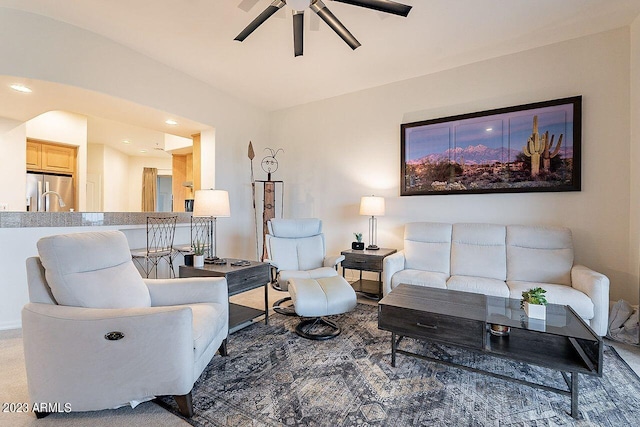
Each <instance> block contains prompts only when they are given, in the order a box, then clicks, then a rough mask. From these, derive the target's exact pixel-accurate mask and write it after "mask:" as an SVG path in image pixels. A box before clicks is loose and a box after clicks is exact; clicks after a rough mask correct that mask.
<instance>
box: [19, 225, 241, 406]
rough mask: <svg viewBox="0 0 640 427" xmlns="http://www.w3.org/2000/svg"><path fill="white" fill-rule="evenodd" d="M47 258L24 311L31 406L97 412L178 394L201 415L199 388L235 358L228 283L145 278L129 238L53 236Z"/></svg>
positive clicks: (37, 266) (33, 276)
mask: <svg viewBox="0 0 640 427" xmlns="http://www.w3.org/2000/svg"><path fill="white" fill-rule="evenodd" d="M38 252H39V255H40V256H39V257H32V258H28V259H27V262H26V264H27V279H28V284H29V299H30V302H29V303H28V304H26V305H25V306H24V308H23V310H22V333H23V340H24V353H25V362H26V369H27V383H28V388H29V397H30V400H31V401H32V402H38V403H42V402H46V403H50V404H52V405H55V404H56V403H58V404H60V407H64V405H65V404H67V407H70V410H71V411H93V410H102V409H110V408H116V407H119V406H124V405H131V406H135V405H136V404H137V403H139V402H142V401H146V400H150V399H152V398H153V397H155V396H161V395H173V396H174V397H175V398H176V402H177V403H178V408H179V410H180V412H181V413H182V414H183V415H185V416H187V417H189V416H191V415H192V414H193V410H192V405H191V389H192V387H193V384H194V382H195V381H196V380H197V379H198V377H199V376H200V374H201V373H202V371H203V370H204V368H205V367H206V366H207V364H208V363H209V361H210V360H211V358H212V357H213V356H214V355H215V353H216V352H217V351H218V350H219V351H220V353H221V354H222V355H226V339H227V335H228V331H229V308H228V292H227V283H226V279H225V278H189V279H142V277H140V274H139V273H138V271H137V269H136V268H135V266H134V265H133V262H132V260H131V254H130V251H129V246H128V243H127V239H126V237H125V236H124V234H122V233H121V232H119V231H107V232H90V233H76V234H66V235H57V236H50V237H45V238H43V239H41V240H40V241H39V242H38ZM44 415H46V412H44V413H36V416H38V417H39V418H40V417H42V416H44Z"/></svg>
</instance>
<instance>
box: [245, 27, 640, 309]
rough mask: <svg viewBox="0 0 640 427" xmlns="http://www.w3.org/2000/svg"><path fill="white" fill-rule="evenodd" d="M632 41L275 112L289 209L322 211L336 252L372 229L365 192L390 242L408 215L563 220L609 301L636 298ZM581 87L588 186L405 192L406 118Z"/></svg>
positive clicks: (515, 60)
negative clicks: (607, 284)
mask: <svg viewBox="0 0 640 427" xmlns="http://www.w3.org/2000/svg"><path fill="white" fill-rule="evenodd" d="M629 49H630V40H629V29H628V28H627V29H620V30H616V31H611V32H606V33H602V34H598V35H595V36H590V37H585V38H580V39H575V40H571V41H568V42H564V43H560V44H555V45H550V46H547V47H543V48H538V49H534V50H531V51H526V52H521V53H517V54H513V55H508V56H504V57H500V58H496V59H492V60H487V61H483V62H479V63H475V64H471V65H468V66H463V67H460V68H456V69H453V70H449V71H445V72H441V73H437V74H433V75H429V76H424V77H420V78H416V79H411V80H407V81H403V82H399V83H395V84H390V85H386V86H381V87H377V88H373V89H370V90H365V91H361V92H357V93H352V94H348V95H344V96H340V97H336V98H333V99H328V100H325V101H320V102H315V103H311V104H307V105H303V106H299V107H295V108H291V109H287V110H284V111H279V112H276V113H273V114H272V133H271V138H270V139H271V141H277V144H275V145H273V146H272V148H278V147H282V148H283V149H284V153H281V154H280V155H279V156H278V159H279V160H280V169H279V170H278V172H277V173H276V175H275V176H274V179H284V181H285V182H286V188H287V191H286V195H285V216H286V217H310V216H317V217H320V218H322V219H323V220H324V229H325V231H326V232H327V244H328V249H329V250H330V251H331V252H332V253H336V252H338V253H339V251H340V250H341V249H345V248H348V247H349V245H350V242H351V241H352V233H353V232H357V231H364V232H365V234H366V231H367V218H365V217H361V216H359V215H358V204H359V200H360V197H361V196H362V195H366V194H376V195H381V196H385V197H386V202H387V213H386V216H384V217H381V218H379V220H378V245H379V246H383V247H394V248H402V233H403V225H404V224H405V223H406V222H410V221H420V220H425V221H443V222H492V223H500V224H511V223H522V224H557V225H565V226H568V227H570V228H571V229H572V230H573V234H574V241H575V246H576V251H575V254H576V261H577V262H578V263H584V264H586V265H588V266H590V267H592V268H595V269H597V270H599V271H601V272H603V273H605V274H607V275H608V276H609V277H610V279H611V281H612V289H611V299H613V300H616V299H618V298H625V299H627V300H629V301H634V302H635V301H636V300H637V294H638V292H637V287H636V286H637V282H638V271H637V269H636V268H631V266H630V264H629V261H628V259H627V257H626V256H625V254H626V253H627V251H628V248H629V242H630V237H629V209H630V203H629V194H630V185H629V180H628V178H627V177H628V176H629V170H630V161H629V143H630V124H629V123H630V120H629V102H630V98H629V87H630V86H629V85H630V82H629V67H630V64H629ZM574 95H582V96H583V141H582V147H583V155H582V157H583V158H582V170H583V172H582V191H581V192H564V193H521V194H493V195H491V194H484V195H441V196H412V197H399V194H400V189H399V181H400V124H401V123H407V122H413V121H418V120H426V119H432V118H438V117H445V116H450V115H455V114H462V113H470V112H475V111H482V110H488V109H493V108H499V107H508V106H513V105H519V104H526V103H530V102H535V101H545V100H550V99H556V98H563V97H568V96H574ZM254 145H255V141H254ZM258 147H259V148H260V149H262V147H263V146H262V145H261V144H260V145H258ZM256 152H257V153H260V151H259V150H256ZM258 157H259V155H258ZM365 238H367V237H365Z"/></svg>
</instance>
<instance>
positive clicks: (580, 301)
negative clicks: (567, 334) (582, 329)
mask: <svg viewBox="0 0 640 427" xmlns="http://www.w3.org/2000/svg"><path fill="white" fill-rule="evenodd" d="M507 286H508V287H509V296H510V298H513V299H522V292H524V291H527V290H529V289H531V288H537V287H540V288H542V289H544V290H545V291H547V293H546V294H545V297H546V298H547V302H548V303H549V304H560V305H570V306H571V308H573V309H574V310H575V312H576V313H578V316H580V317H582V318H583V319H586V320H591V319H593V316H594V306H593V301H591V298H589V297H588V296H587V295H586V294H584V293H582V292H580V291H579V290H577V289H574V288H572V287H571V286H565V285H554V284H549V283H540V282H521V281H512V280H508V281H507Z"/></svg>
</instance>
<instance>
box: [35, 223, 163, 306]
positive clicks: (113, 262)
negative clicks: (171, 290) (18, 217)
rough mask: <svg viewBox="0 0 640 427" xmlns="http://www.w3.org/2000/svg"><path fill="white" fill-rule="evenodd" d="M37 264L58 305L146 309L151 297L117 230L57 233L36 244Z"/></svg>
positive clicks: (122, 236)
mask: <svg viewBox="0 0 640 427" xmlns="http://www.w3.org/2000/svg"><path fill="white" fill-rule="evenodd" d="M37 246H38V253H39V255H40V261H41V262H42V265H43V267H44V268H45V276H46V279H47V282H48V284H49V287H50V288H51V292H52V294H53V296H54V297H55V299H56V301H57V302H58V304H60V305H67V306H74V307H87V308H132V307H150V306H151V297H150V296H149V289H148V288H147V286H146V285H145V283H144V281H143V280H142V277H141V276H140V273H138V270H137V269H136V268H135V266H134V265H133V262H132V261H131V252H130V250H129V244H128V243H127V238H126V237H125V235H124V234H123V233H122V232H120V231H104V232H89V233H75V234H60V235H56V236H49V237H44V238H42V239H40V240H39V241H38V244H37Z"/></svg>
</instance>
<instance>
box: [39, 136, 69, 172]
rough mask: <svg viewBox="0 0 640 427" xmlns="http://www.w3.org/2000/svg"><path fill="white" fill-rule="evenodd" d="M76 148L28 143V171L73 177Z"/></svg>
mask: <svg viewBox="0 0 640 427" xmlns="http://www.w3.org/2000/svg"><path fill="white" fill-rule="evenodd" d="M75 166H76V147H71V146H67V145H58V144H50V143H46V142H39V141H27V170H30V171H38V172H53V173H64V174H69V175H73V174H74V172H75V169H76V167H75Z"/></svg>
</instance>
